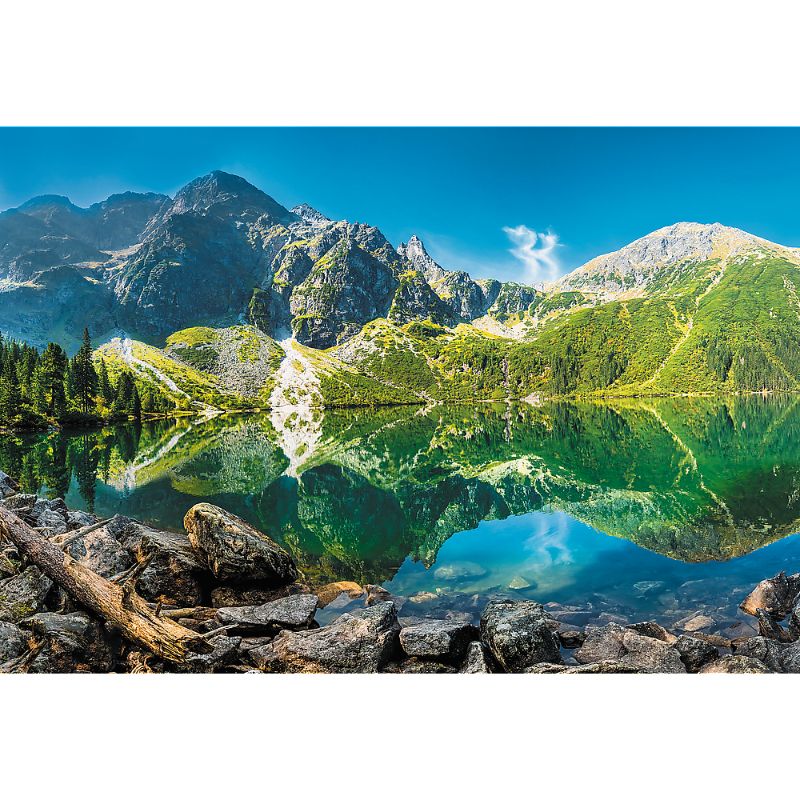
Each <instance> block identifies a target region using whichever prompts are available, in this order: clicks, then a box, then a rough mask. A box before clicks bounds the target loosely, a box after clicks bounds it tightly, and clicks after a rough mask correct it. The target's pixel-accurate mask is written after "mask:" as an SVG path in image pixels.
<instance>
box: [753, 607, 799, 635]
mask: <svg viewBox="0 0 800 800" xmlns="http://www.w3.org/2000/svg"><path fill="white" fill-rule="evenodd" d="M756 618H757V619H758V632H759V634H760V635H761V636H763V637H765V638H766V639H774V640H775V641H776V642H792V641H794V640H795V636H794V635H793V634H792V632H791V630H787V629H786V628H784V627H783V626H782V625H781V624H780V623H779V622H777V621H776V620H775V619H774V618H773V617H771V616H770V615H769V614H767V612H766V611H764V610H763V609H760V608H757V609H756Z"/></svg>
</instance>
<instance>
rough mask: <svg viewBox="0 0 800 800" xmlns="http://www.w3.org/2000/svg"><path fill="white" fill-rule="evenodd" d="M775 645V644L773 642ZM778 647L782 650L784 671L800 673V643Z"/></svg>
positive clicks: (781, 659) (781, 657) (781, 658)
mask: <svg viewBox="0 0 800 800" xmlns="http://www.w3.org/2000/svg"><path fill="white" fill-rule="evenodd" d="M773 644H775V643H774V642H773ZM777 646H778V647H779V648H780V662H781V667H782V670H783V671H784V672H789V673H792V674H795V673H798V672H800V642H793V643H792V644H784V645H777ZM737 652H738V651H737ZM765 663H766V662H765ZM768 666H769V665H768Z"/></svg>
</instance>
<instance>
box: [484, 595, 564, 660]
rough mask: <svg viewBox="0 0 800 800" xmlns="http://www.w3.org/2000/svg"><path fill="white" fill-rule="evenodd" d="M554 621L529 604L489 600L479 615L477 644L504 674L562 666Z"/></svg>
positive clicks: (524, 601) (541, 610)
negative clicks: (540, 666)
mask: <svg viewBox="0 0 800 800" xmlns="http://www.w3.org/2000/svg"><path fill="white" fill-rule="evenodd" d="M555 627H557V623H556V622H555V620H553V619H552V617H550V616H549V615H548V614H547V612H545V610H544V608H543V606H542V605H541V604H540V603H535V602H533V601H532V600H520V601H513V600H493V601H492V602H490V603H489V604H488V605H487V606H486V608H485V609H484V611H483V614H482V615H481V640H482V641H483V643H484V644H485V645H486V646H487V647H488V648H489V651H490V652H491V654H492V656H493V657H494V659H495V661H497V663H498V664H499V665H500V666H501V667H502V668H503V669H504V670H505V671H506V672H522V671H523V670H525V669H526V668H527V667H530V666H533V665H534V664H539V663H541V662H543V661H547V662H550V663H554V664H560V663H562V661H563V659H562V658H561V651H560V648H559V640H558V636H557V635H556V633H555V632H554V630H553V629H554V628H555Z"/></svg>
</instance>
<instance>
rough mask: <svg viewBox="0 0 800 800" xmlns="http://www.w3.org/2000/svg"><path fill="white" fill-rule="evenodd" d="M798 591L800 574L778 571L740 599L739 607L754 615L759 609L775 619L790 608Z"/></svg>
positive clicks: (786, 612)
mask: <svg viewBox="0 0 800 800" xmlns="http://www.w3.org/2000/svg"><path fill="white" fill-rule="evenodd" d="M798 591H800V575H790V576H788V577H787V575H786V573H785V572H779V573H778V574H777V575H776V576H775V577H774V578H767V579H766V580H763V581H761V583H759V584H758V585H757V586H756V588H755V589H753V591H752V592H750V594H749V595H747V597H746V598H745V599H744V600H743V601H742V603H741V605H740V606H739V608H741V609H742V611H744V612H745V613H746V614H752V615H753V616H755V615H756V611H758V609H761V610H762V611H765V612H766V613H767V614H769V615H770V616H772V617H775V618H776V619H783V617H785V616H786V615H787V614H788V613H789V612H790V611H791V609H792V605H793V604H794V601H795V600H796V599H797V595H798Z"/></svg>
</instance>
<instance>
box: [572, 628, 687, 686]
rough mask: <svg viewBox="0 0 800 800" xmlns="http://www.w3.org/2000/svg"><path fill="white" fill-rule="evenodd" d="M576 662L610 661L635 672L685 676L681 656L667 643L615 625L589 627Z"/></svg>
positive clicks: (578, 651)
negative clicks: (680, 673) (681, 674)
mask: <svg viewBox="0 0 800 800" xmlns="http://www.w3.org/2000/svg"><path fill="white" fill-rule="evenodd" d="M575 660H576V661H578V662H579V663H581V664H592V663H600V662H608V661H613V662H617V663H618V664H620V665H621V666H623V667H631V668H632V669H634V670H635V671H637V672H667V673H676V672H678V673H679V672H686V668H685V667H684V664H683V662H682V661H681V657H680V655H679V654H678V652H677V651H676V650H675V649H674V648H673V647H672V646H671V645H669V644H668V643H667V642H665V641H663V640H662V639H657V638H655V637H654V636H642V635H641V634H640V633H638V632H637V631H635V630H631V629H630V628H623V627H622V626H621V625H617V624H616V623H614V622H611V623H609V624H608V625H604V626H603V627H601V628H597V627H592V626H590V627H589V628H588V629H587V631H586V641H585V642H584V643H583V645H581V647H580V648H579V649H578V650H576V651H575Z"/></svg>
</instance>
